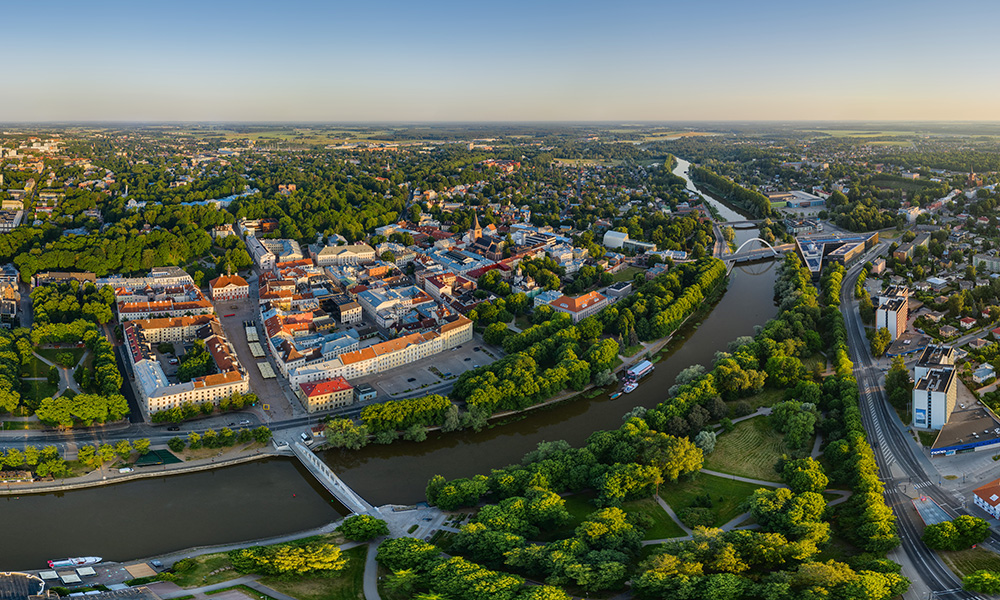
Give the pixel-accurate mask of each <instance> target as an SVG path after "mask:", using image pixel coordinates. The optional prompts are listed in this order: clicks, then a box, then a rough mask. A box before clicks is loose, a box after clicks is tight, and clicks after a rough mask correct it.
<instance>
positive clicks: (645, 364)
mask: <svg viewBox="0 0 1000 600" xmlns="http://www.w3.org/2000/svg"><path fill="white" fill-rule="evenodd" d="M655 368H656V367H654V366H653V363H651V362H649V361H648V360H644V361H642V362H641V363H639V364H637V365H635V366H634V367H632V368H630V369H629V370H628V371H626V372H625V377H626V379H629V380H631V381H639V380H640V379H642V378H643V377H645V376H646V375H649V374H650V373H652V372H653V369H655Z"/></svg>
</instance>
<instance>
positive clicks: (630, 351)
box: [621, 344, 645, 356]
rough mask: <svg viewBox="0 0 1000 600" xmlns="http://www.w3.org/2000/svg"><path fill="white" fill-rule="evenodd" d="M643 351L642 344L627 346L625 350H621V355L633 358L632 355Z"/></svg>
mask: <svg viewBox="0 0 1000 600" xmlns="http://www.w3.org/2000/svg"><path fill="white" fill-rule="evenodd" d="M644 349H645V347H644V346H643V345H642V344H636V345H635V346H628V347H627V348H622V350H621V355H622V356H633V355H635V354H637V353H639V352H641V351H642V350H644Z"/></svg>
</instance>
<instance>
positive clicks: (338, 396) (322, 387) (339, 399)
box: [298, 377, 354, 413]
mask: <svg viewBox="0 0 1000 600" xmlns="http://www.w3.org/2000/svg"><path fill="white" fill-rule="evenodd" d="M298 396H299V399H300V400H302V403H303V405H305V408H306V410H307V411H308V412H311V413H314V412H319V411H322V410H331V409H334V408H339V407H341V406H347V405H348V404H351V403H353V402H354V388H353V387H351V384H349V383H347V381H346V380H345V379H344V378H343V377H337V378H335V379H324V380H322V381H316V382H313V383H300V384H299V389H298Z"/></svg>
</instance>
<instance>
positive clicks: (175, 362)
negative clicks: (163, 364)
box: [167, 358, 179, 365]
mask: <svg viewBox="0 0 1000 600" xmlns="http://www.w3.org/2000/svg"><path fill="white" fill-rule="evenodd" d="M167 362H168V363H170V364H172V365H176V364H177V363H178V362H179V361H178V360H177V359H176V358H171V359H170V360H168V361H167Z"/></svg>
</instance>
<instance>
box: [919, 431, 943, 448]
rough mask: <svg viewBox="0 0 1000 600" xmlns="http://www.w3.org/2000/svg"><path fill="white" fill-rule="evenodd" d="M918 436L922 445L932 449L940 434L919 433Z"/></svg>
mask: <svg viewBox="0 0 1000 600" xmlns="http://www.w3.org/2000/svg"><path fill="white" fill-rule="evenodd" d="M917 435H919V436H920V443H921V444H923V445H924V446H925V447H927V448H930V447H931V446H933V445H934V440H936V439H937V436H938V432H936V431H918V432H917Z"/></svg>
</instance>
